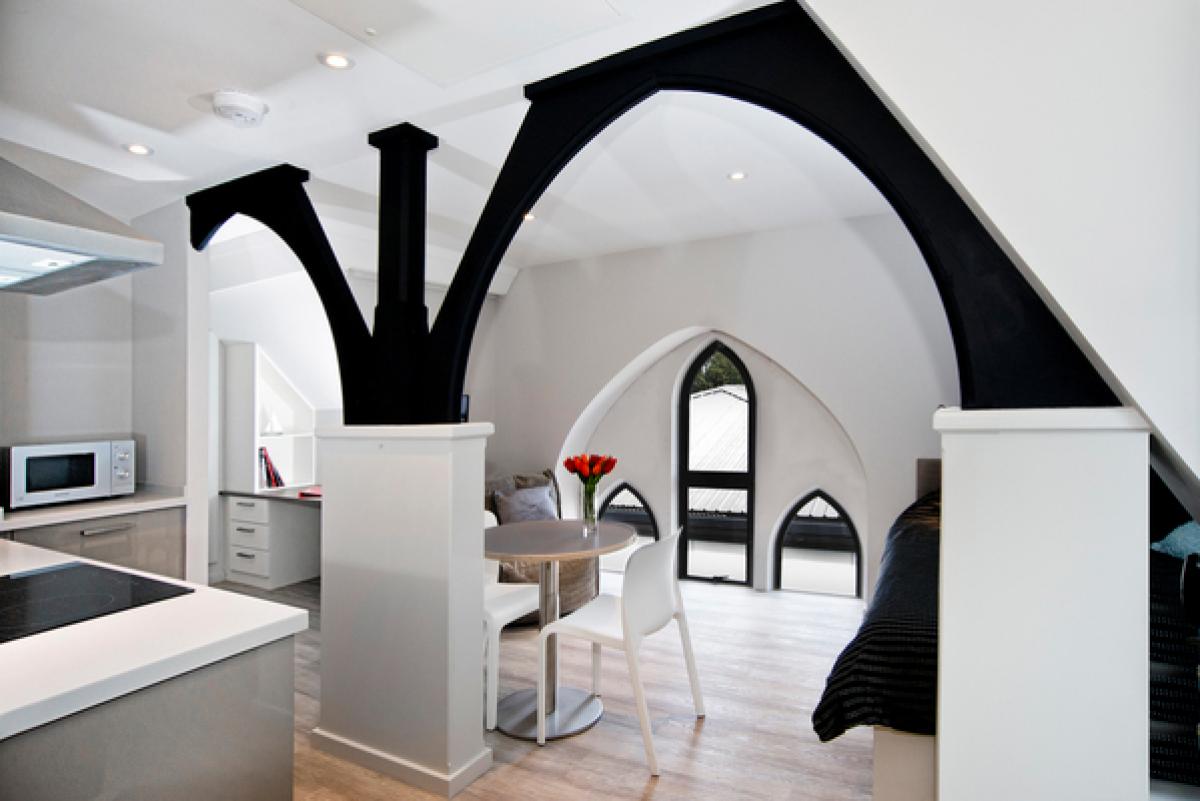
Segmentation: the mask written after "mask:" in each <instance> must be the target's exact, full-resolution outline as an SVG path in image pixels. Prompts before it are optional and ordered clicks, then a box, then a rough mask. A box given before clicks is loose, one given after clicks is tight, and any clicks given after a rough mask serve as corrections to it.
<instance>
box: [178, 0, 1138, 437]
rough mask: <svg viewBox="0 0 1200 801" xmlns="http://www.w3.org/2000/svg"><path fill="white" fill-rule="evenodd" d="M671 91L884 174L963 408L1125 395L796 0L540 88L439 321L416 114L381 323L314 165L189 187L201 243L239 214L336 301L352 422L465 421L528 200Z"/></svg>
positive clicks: (399, 164)
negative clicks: (476, 356)
mask: <svg viewBox="0 0 1200 801" xmlns="http://www.w3.org/2000/svg"><path fill="white" fill-rule="evenodd" d="M663 90H691V91H701V92H711V93H714V94H720V95H724V96H727V97H730V98H732V99H734V100H741V101H745V102H747V103H753V104H755V105H759V106H762V107H764V108H766V109H769V110H771V111H775V112H777V113H779V114H781V115H783V116H785V117H788V118H790V119H792V120H794V121H795V122H797V123H798V124H800V125H803V126H804V127H806V128H808V129H809V130H810V131H812V132H814V133H815V134H817V135H818V136H820V137H821V138H823V139H824V140H826V141H827V142H829V143H830V144H831V145H832V146H833V147H835V148H837V149H838V150H839V151H840V152H841V153H842V154H843V155H845V156H846V158H848V159H849V160H850V161H851V162H852V163H853V164H854V165H855V166H857V167H858V168H859V169H860V170H861V171H862V172H863V174H864V175H866V177H867V178H868V179H870V180H871V182H872V183H873V184H874V185H875V186H876V187H877V188H878V189H879V191H880V192H881V193H882V194H883V195H884V197H886V198H887V200H888V201H889V202H890V203H891V205H892V208H893V209H895V211H896V213H897V214H898V215H899V217H900V219H901V220H902V221H903V222H904V225H905V226H906V227H907V229H908V231H909V232H910V233H911V235H912V237H913V239H914V241H915V242H916V244H917V247H918V248H919V249H920V251H921V253H922V255H923V256H924V258H925V261H926V263H927V265H928V266H929V270H930V272H931V273H932V275H933V279H934V282H935V283H936V285H937V289H938V292H939V294H940V296H941V300H942V304H943V306H944V308H945V311H946V317H947V319H948V321H949V325H950V331H951V335H952V337H953V340H954V346H955V355H956V359H957V363H958V375H959V386H960V393H961V404H962V406H963V407H964V408H968V409H972V408H975V409H978V408H1019V407H1061V406H1108V405H1114V404H1115V403H1116V402H1117V399H1116V396H1115V395H1114V394H1113V393H1112V391H1111V390H1109V388H1108V387H1107V386H1106V385H1105V383H1104V381H1103V380H1102V379H1101V378H1100V376H1099V374H1098V373H1097V372H1096V371H1095V369H1093V368H1092V366H1091V365H1090V364H1089V363H1088V361H1087V359H1086V358H1085V357H1084V355H1083V354H1082V352H1081V351H1080V350H1079V348H1077V347H1076V345H1075V343H1074V342H1072V341H1071V338H1070V337H1069V336H1068V334H1067V333H1066V331H1065V330H1064V329H1063V327H1062V326H1061V325H1060V324H1059V323H1058V321H1057V320H1056V319H1055V318H1054V315H1053V314H1052V313H1051V312H1050V310H1049V309H1048V308H1047V307H1046V305H1045V304H1044V303H1042V301H1041V299H1040V298H1039V297H1038V296H1037V294H1036V293H1035V292H1034V291H1033V289H1032V288H1031V287H1030V286H1029V284H1028V283H1027V282H1026V281H1025V279H1024V278H1023V277H1022V275H1021V274H1020V272H1019V271H1018V270H1017V268H1016V266H1015V265H1014V264H1013V263H1012V262H1011V260H1009V258H1008V257H1007V256H1006V255H1005V254H1004V252H1003V251H1002V250H1001V248H1000V247H999V245H998V244H997V243H996V241H995V240H994V239H993V238H992V237H991V235H990V234H989V233H988V232H987V230H986V229H985V228H984V226H983V225H982V223H981V222H980V221H979V220H978V219H977V218H976V217H975V215H974V214H973V213H972V212H971V210H970V209H969V208H968V207H967V205H966V203H964V202H963V200H962V198H961V197H959V195H958V193H957V192H956V191H955V190H954V188H953V187H952V186H951V185H950V184H949V182H948V181H947V180H946V179H945V178H944V177H943V176H942V174H941V173H940V172H939V171H938V169H937V167H936V166H935V165H934V164H933V162H932V161H931V160H930V159H929V158H928V157H927V156H926V155H925V154H924V153H923V152H922V151H921V149H920V147H918V146H917V144H916V143H915V142H914V141H913V139H912V137H911V136H909V135H908V133H907V132H906V131H905V130H904V128H903V127H902V126H901V125H900V123H899V122H898V121H897V120H896V119H895V117H893V116H892V114H891V112H890V111H888V109H887V107H886V106H885V105H884V103H883V102H882V101H881V100H880V99H879V98H878V97H877V96H876V95H875V94H874V92H873V91H872V90H871V89H870V87H869V86H868V85H867V84H866V82H865V81H863V79H862V78H861V77H860V76H859V75H858V73H857V72H855V70H854V68H853V67H852V66H851V65H850V63H849V62H848V61H847V60H846V59H845V57H843V56H842V54H841V53H840V52H839V51H838V49H837V48H836V47H835V46H834V45H833V43H832V42H830V41H829V39H828V38H827V37H826V36H825V34H824V33H823V32H822V31H821V29H820V28H819V27H818V26H817V24H816V23H814V22H813V20H812V19H810V18H809V17H808V15H807V14H806V13H805V12H804V10H803V9H802V8H801V7H800V6H799V4H797V3H795V2H791V0H788V2H783V3H779V4H776V5H773V6H768V7H765V8H761V9H757V10H754V11H750V12H747V13H745V14H740V15H738V16H735V17H731V18H729V19H725V20H720V21H718V22H714V23H711V24H708V25H704V26H702V27H699V28H695V29H693V30H689V31H684V32H682V33H679V34H676V35H673V36H669V37H667V38H665V39H662V40H659V41H657V42H652V43H650V44H647V45H643V46H641V47H638V48H634V49H633V50H629V51H627V52H624V53H619V54H617V55H613V56H610V57H608V58H605V59H602V60H600V61H597V62H595V63H593V64H590V65H587V66H584V67H580V68H579V69H576V70H573V71H571V72H568V73H565V74H563V75H560V76H558V77H555V78H550V79H548V80H545V81H542V82H540V83H536V84H533V85H531V86H529V87H527V88H526V92H525V94H526V96H527V97H528V98H529V100H530V107H529V111H528V112H527V114H526V116H525V119H524V122H523V123H522V125H521V129H520V131H519V132H518V133H517V137H516V139H515V141H514V142H513V145H512V149H511V150H510V151H509V154H508V158H507V159H506V160H505V163H504V166H503V168H502V169H501V171H500V175H499V176H498V178H497V180H496V184H495V186H494V188H493V190H492V193H491V195H490V197H489V198H488V201H487V204H486V205H485V206H484V209H483V212H482V215H481V216H480V219H479V222H478V224H477V225H476V227H475V230H474V232H473V233H472V235H471V238H470V241H469V243H468V245H467V247H466V250H465V252H464V254H463V257H462V262H461V264H460V266H459V269H458V272H457V273H456V275H455V277H454V280H453V282H452V283H451V285H450V287H449V290H448V291H447V294H446V297H445V300H444V301H443V304H442V307H441V310H440V311H439V313H438V317H437V320H436V322H435V324H434V326H433V328H432V331H431V330H430V329H429V327H428V322H427V320H426V312H425V307H424V303H423V302H422V300H421V298H420V288H421V284H422V282H423V279H424V266H423V258H424V229H423V224H422V221H423V210H424V209H423V207H424V195H425V154H426V151H428V150H429V149H431V148H432V147H434V146H435V145H436V139H434V138H433V137H432V136H430V135H429V134H426V133H425V132H423V131H420V130H419V129H417V128H414V127H412V126H411V125H399V126H396V127H395V128H390V129H387V130H385V131H380V132H378V133H375V134H373V135H372V136H371V137H370V142H371V144H373V145H375V146H376V147H378V148H379V149H380V151H381V155H382V166H381V171H380V190H381V191H380V214H381V218H380V219H381V224H380V248H379V257H380V284H379V305H378V307H377V309H376V316H375V332H374V334H372V333H371V332H370V331H368V329H367V326H366V324H365V323H364V322H363V320H362V317H361V315H360V314H359V313H358V310H357V308H355V306H354V301H353V298H352V297H351V295H350V290H349V288H348V287H347V286H346V282H345V279H344V278H343V276H342V275H341V271H340V270H339V269H338V265H337V261H336V259H335V257H334V255H333V252H332V250H331V249H330V247H329V243H328V241H327V240H326V238H325V235H324V232H323V231H322V229H321V226H320V223H319V222H318V221H317V218H316V214H315V213H314V211H313V209H312V206H311V204H310V203H309V201H308V198H307V196H306V195H305V193H304V191H303V188H302V186H301V184H302V183H303V181H304V180H306V179H307V174H306V173H305V172H303V171H301V170H299V169H296V168H295V167H290V166H281V167H276V168H274V169H271V170H266V171H264V172H261V173H257V174H255V175H251V176H248V177H246V178H241V179H238V180H235V181H232V182H230V183H227V184H223V185H221V186H218V187H215V188H213V189H208V190H205V191H202V192H198V193H196V194H194V195H192V196H191V197H190V198H188V204H189V205H190V206H191V208H192V243H193V245H195V246H196V247H197V248H201V247H203V246H204V244H205V243H206V242H207V241H208V239H209V237H210V236H211V235H212V234H213V232H215V230H216V229H217V228H218V227H219V226H220V225H221V224H222V223H224V222H225V220H227V219H228V218H229V217H231V216H232V215H233V214H236V213H239V212H240V213H242V214H247V215H249V216H251V217H254V218H255V219H258V220H259V221H260V222H262V223H263V224H264V225H266V226H267V227H269V228H271V229H272V230H273V231H275V232H276V233H277V234H279V235H280V236H281V237H282V238H283V239H284V241H286V242H287V243H288V245H289V246H290V247H291V248H292V249H293V250H294V251H295V253H296V255H297V256H298V257H299V258H300V261H301V262H302V263H303V264H304V266H305V269H307V270H308V272H309V275H310V276H311V277H312V280H313V283H314V284H315V285H316V287H317V291H318V293H319V295H320V297H321V301H322V303H323V304H324V306H325V311H326V313H327V315H328V316H329V323H330V327H331V329H332V331H333V337H334V342H335V344H336V347H337V353H338V361H339V366H340V370H341V375H342V393H343V401H344V406H345V420H346V423H347V424H367V423H420V422H455V421H457V420H458V419H459V416H460V412H461V409H460V402H461V396H462V394H463V381H464V378H465V375H466V369H467V359H468V357H469V355H470V351H471V340H472V338H473V336H474V333H475V325H476V322H477V320H478V318H479V313H480V310H481V309H482V306H483V302H484V299H485V297H486V295H487V289H488V286H489V285H490V283H491V281H492V277H493V275H494V274H495V272H496V269H497V267H498V266H499V263H500V259H501V257H502V256H503V255H504V253H505V251H506V250H507V249H508V246H509V244H510V243H511V241H512V239H513V237H514V236H515V235H516V232H517V230H518V228H519V226H520V224H521V220H522V215H523V214H524V213H525V212H526V211H527V210H528V209H530V208H532V207H533V206H534V204H535V203H536V202H537V200H538V198H539V197H540V196H541V195H542V193H543V192H544V191H545V190H546V188H547V187H548V186H549V185H550V183H551V182H552V181H553V180H554V178H555V176H557V175H558V174H559V172H560V171H561V170H562V169H563V167H565V166H566V164H567V163H568V162H569V161H570V160H571V159H572V158H573V157H574V156H575V155H576V154H577V153H578V152H579V151H580V150H581V149H582V148H583V147H584V146H585V145H587V143H588V142H589V141H591V140H592V139H593V138H594V137H595V136H596V135H597V134H598V133H600V132H601V131H602V130H603V129H604V128H605V127H606V126H608V125H609V124H610V123H612V122H613V121H614V120H616V119H617V118H618V117H620V116H621V115H622V114H624V113H625V112H626V111H628V110H629V109H630V108H632V107H633V106H635V105H637V104H638V103H640V102H641V101H643V100H645V99H646V98H647V97H650V96H651V95H653V94H654V93H656V92H659V91H663Z"/></svg>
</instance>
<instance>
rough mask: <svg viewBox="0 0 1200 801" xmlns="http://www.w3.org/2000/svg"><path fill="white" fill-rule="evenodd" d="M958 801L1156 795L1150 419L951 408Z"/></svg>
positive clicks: (947, 511)
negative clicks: (1152, 778) (1152, 775)
mask: <svg viewBox="0 0 1200 801" xmlns="http://www.w3.org/2000/svg"><path fill="white" fill-rule="evenodd" d="M934 428H936V429H937V430H938V431H940V432H941V434H942V458H943V462H942V471H943V472H942V475H943V479H942V480H943V484H942V543H941V589H940V593H941V595H940V613H939V615H940V628H939V665H938V672H939V676H938V684H939V686H938V737H937V743H938V793H939V796H938V797H939V798H940V799H942V801H967V800H969V801H1015V799H1020V801H1062V799H1068V798H1071V799H1074V798H1078V799H1088V801H1138V799H1142V801H1145V799H1146V798H1147V797H1148V794H1149V778H1148V774H1149V746H1148V738H1149V735H1148V731H1149V700H1148V683H1149V664H1148V663H1149V651H1148V648H1149V645H1148V638H1149V631H1148V629H1149V600H1148V593H1149V588H1148V569H1149V568H1148V561H1149V557H1148V553H1147V551H1148V546H1149V540H1148V534H1147V526H1148V520H1147V516H1148V493H1149V489H1148V483H1149V463H1148V459H1149V441H1148V435H1147V427H1146V424H1145V422H1144V421H1143V419H1142V418H1141V416H1140V415H1138V414H1137V412H1135V411H1134V410H1132V409H1121V408H1111V409H1020V410H1003V411H982V410H981V411H962V410H958V409H944V410H940V411H938V412H937V413H936V414H935V415H934Z"/></svg>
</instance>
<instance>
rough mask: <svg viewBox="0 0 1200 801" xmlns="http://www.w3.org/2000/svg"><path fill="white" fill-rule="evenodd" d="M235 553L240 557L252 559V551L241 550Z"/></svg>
mask: <svg viewBox="0 0 1200 801" xmlns="http://www.w3.org/2000/svg"><path fill="white" fill-rule="evenodd" d="M236 553H237V555H238V556H240V557H241V558H242V559H253V558H254V554H252V553H242V552H241V551H237V552H236Z"/></svg>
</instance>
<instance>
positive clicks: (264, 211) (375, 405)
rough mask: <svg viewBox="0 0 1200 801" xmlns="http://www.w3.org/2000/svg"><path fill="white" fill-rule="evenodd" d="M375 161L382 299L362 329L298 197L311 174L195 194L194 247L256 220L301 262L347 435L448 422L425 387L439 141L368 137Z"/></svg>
mask: <svg viewBox="0 0 1200 801" xmlns="http://www.w3.org/2000/svg"><path fill="white" fill-rule="evenodd" d="M368 142H370V144H371V145H372V146H373V147H375V148H377V149H378V150H379V151H380V169H379V178H380V180H379V183H380V187H379V292H378V297H377V302H376V306H375V325H374V328H373V329H371V328H368V327H367V324H366V322H365V321H364V320H363V316H362V314H361V313H360V312H359V309H358V304H357V303H356V302H355V300H354V296H353V294H352V293H351V291H350V286H349V284H348V283H347V281H346V276H345V274H344V273H343V272H342V269H341V266H340V265H339V264H338V260H337V256H336V255H335V254H334V252H333V248H332V247H331V246H330V244H329V239H328V237H327V236H326V235H325V229H324V228H323V227H322V225H321V221H320V220H319V219H318V218H317V213H316V210H315V209H314V208H313V205H312V201H311V200H310V199H309V197H308V194H307V193H306V192H305V191H304V183H305V182H306V181H307V180H308V172H307V171H305V170H301V169H299V168H297V167H293V166H291V165H288V164H283V165H280V166H278V167H271V168H269V169H266V170H262V171H260V172H256V173H253V174H251V175H247V176H243V177H241V178H237V179H235V180H232V181H229V182H227V183H224V184H220V185H218V186H215V187H212V188H210V189H205V190H202V191H199V192H195V193H194V194H192V195H189V196H188V198H187V204H188V207H189V208H190V209H191V242H192V246H193V247H194V248H196V249H197V250H203V249H204V248H205V247H206V246H207V245H208V243H209V241H210V240H211V239H212V236H213V234H215V233H216V232H217V230H218V229H220V227H221V226H222V225H224V224H225V223H226V222H228V221H229V219H230V218H231V217H233V216H234V215H235V214H244V215H246V216H248V217H252V218H254V219H256V220H258V221H259V222H261V223H262V224H263V225H265V226H266V227H267V228H269V229H270V230H271V231H273V232H274V233H275V234H276V235H278V236H279V237H280V238H281V239H282V240H283V241H284V243H285V244H286V245H287V246H288V247H289V248H290V249H291V251H292V253H293V254H295V256H296V257H297V258H298V259H299V260H300V263H301V264H302V265H303V267H304V269H305V271H306V272H307V273H308V275H309V278H310V279H311V280H312V282H313V286H314V287H315V288H316V290H317V296H318V297H319V298H320V301H321V305H322V307H323V308H324V310H325V316H326V318H327V320H328V321H329V328H330V331H331V333H332V334H333V343H334V348H335V349H336V351H337V360H338V372H339V375H340V378H341V383H342V406H343V417H344V421H345V423H346V424H347V425H370V424H388V423H432V422H452V421H455V420H457V405H456V410H455V412H454V415H455V416H451V417H447V418H444V419H443V417H442V415H441V412H440V411H439V410H438V409H436V408H434V407H433V405H432V404H431V403H430V399H431V398H438V397H440V393H437V392H434V391H431V390H430V389H429V388H428V382H427V380H426V377H427V374H428V372H429V368H428V366H427V364H428V363H427V357H428V355H429V342H428V340H429V323H428V311H427V309H426V306H425V187H426V154H427V153H428V151H430V150H432V149H433V148H435V147H437V144H438V140H437V137H435V136H433V135H431V134H429V133H427V132H425V131H422V130H421V129H420V128H417V127H416V126H414V125H410V124H408V123H401V124H399V125H394V126H392V127H390V128H385V129H383V130H381V131H376V132H375V133H373V134H371V135H370V136H369V137H368Z"/></svg>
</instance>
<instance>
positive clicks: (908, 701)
mask: <svg viewBox="0 0 1200 801" xmlns="http://www.w3.org/2000/svg"><path fill="white" fill-rule="evenodd" d="M940 517H941V493H940V492H938V491H935V492H931V493H929V494H927V495H925V496H923V497H922V498H920V499H919V500H918V501H916V502H915V503H914V504H912V506H910V507H909V508H908V509H906V510H905V511H904V512H903V513H902V514H901V515H900V517H898V518H897V519H896V522H895V523H894V524H893V525H892V527H891V529H890V530H889V532H888V536H887V540H886V543H885V546H884V552H883V559H882V562H881V564H880V572H879V581H878V584H877V585H876V591H875V596H874V599H873V600H872V602H871V605H870V607H869V608H868V609H867V613H866V616H865V617H864V619H863V623H862V626H861V627H860V628H859V630H858V632H857V634H856V635H855V636H854V638H853V639H852V640H851V641H850V643H849V644H848V645H847V646H846V648H845V650H843V651H842V653H841V655H840V656H839V657H838V659H837V661H836V662H835V663H834V666H833V670H832V671H831V672H830V674H829V678H828V679H827V681H826V686H825V691H824V693H823V694H822V696H821V700H820V702H819V703H818V704H817V707H816V709H815V710H814V711H813V716H812V722H813V729H814V730H815V731H816V733H817V735H818V737H820V739H821V740H822V741H823V742H827V741H829V740H832V739H834V738H836V737H838V736H840V735H841V734H842V733H844V732H845V731H846V730H848V729H850V728H852V727H854V726H874V727H876V762H877V763H878V762H880V759H881V746H882V747H884V748H885V749H887V750H888V751H892V752H894V753H898V752H896V751H894V749H899V748H903V749H906V753H907V754H910V755H911V754H914V753H916V754H927V755H928V758H929V759H930V760H931V759H932V756H933V753H934V750H935V748H934V743H935V740H934V738H933V737H932V736H929V737H925V738H923V740H918V739H915V738H913V737H912V735H934V734H935V733H936V721H937V659H938V637H937V625H938V618H937V602H938V598H937V586H938V548H939V543H940ZM1151 528H1152V529H1154V528H1155V527H1154V526H1153V525H1152V526H1151ZM1158 530H1159V535H1158V536H1159V537H1161V536H1163V535H1164V534H1165V531H1163V530H1162V529H1161V528H1159V529H1158ZM1149 556H1150V559H1149V563H1150V654H1149V659H1150V718H1151V723H1150V775H1151V777H1152V778H1156V779H1163V780H1167V781H1173V782H1183V783H1188V784H1196V785H1200V742H1198V735H1197V727H1198V725H1200V687H1198V685H1197V669H1198V668H1197V663H1198V662H1200V643H1198V642H1197V629H1196V627H1195V625H1194V624H1192V623H1189V622H1188V620H1187V616H1186V615H1185V612H1184V607H1183V604H1182V603H1181V600H1180V574H1181V571H1182V568H1183V562H1182V560H1180V559H1177V558H1175V557H1172V556H1168V555H1166V554H1162V553H1158V552H1156V551H1153V550H1152V551H1150V554H1149ZM899 735H906V736H907V737H908V740H907V741H903V740H899V739H897V737H898V736H899ZM892 761H893V762H896V761H903V760H892ZM910 761H911V760H910ZM927 772H928V771H927ZM878 773H879V771H878V770H877V775H878ZM877 784H878V783H877ZM877 793H878V787H877ZM897 797H899V796H897ZM914 797H919V796H914Z"/></svg>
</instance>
